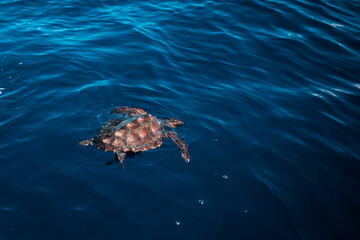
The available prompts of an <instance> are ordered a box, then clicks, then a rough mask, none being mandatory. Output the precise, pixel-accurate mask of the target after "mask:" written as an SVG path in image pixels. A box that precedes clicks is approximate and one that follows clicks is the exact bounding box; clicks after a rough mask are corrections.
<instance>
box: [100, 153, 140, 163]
mask: <svg viewBox="0 0 360 240" xmlns="http://www.w3.org/2000/svg"><path fill="white" fill-rule="evenodd" d="M138 155H142V152H126V157H125V159H127V158H134V157H135V156H138ZM113 163H120V162H119V160H118V158H117V156H116V154H115V157H114V159H113V160H111V161H108V162H107V163H106V166H109V165H111V164H113Z"/></svg>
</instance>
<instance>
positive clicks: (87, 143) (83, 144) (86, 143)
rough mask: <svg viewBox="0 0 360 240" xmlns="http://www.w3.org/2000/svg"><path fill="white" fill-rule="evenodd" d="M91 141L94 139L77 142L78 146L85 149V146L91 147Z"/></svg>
mask: <svg viewBox="0 0 360 240" xmlns="http://www.w3.org/2000/svg"><path fill="white" fill-rule="evenodd" d="M93 141H94V138H90V139H87V140H83V141H81V142H79V143H78V144H79V145H81V146H84V147H85V146H89V145H93V144H94V143H93Z"/></svg>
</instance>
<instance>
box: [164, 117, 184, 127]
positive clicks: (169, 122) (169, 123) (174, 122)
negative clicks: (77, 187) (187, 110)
mask: <svg viewBox="0 0 360 240" xmlns="http://www.w3.org/2000/svg"><path fill="white" fill-rule="evenodd" d="M164 120H165V125H166V126H168V127H171V128H177V127H178V126H181V125H183V124H184V122H183V121H181V120H179V119H176V118H169V119H164Z"/></svg>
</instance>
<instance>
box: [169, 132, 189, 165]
mask: <svg viewBox="0 0 360 240" xmlns="http://www.w3.org/2000/svg"><path fill="white" fill-rule="evenodd" d="M166 136H167V137H169V138H171V139H172V140H173V141H174V142H175V143H176V145H177V146H178V147H179V148H180V149H181V156H182V157H183V158H184V160H185V162H190V154H189V150H188V147H187V146H186V145H185V141H184V140H183V139H181V138H180V137H179V136H178V135H177V133H176V132H174V131H169V132H167V133H166Z"/></svg>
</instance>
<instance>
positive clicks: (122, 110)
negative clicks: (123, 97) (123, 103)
mask: <svg viewBox="0 0 360 240" xmlns="http://www.w3.org/2000/svg"><path fill="white" fill-rule="evenodd" d="M109 113H117V114H126V115H130V116H140V115H144V114H147V112H145V111H144V110H142V109H140V108H131V107H117V108H115V109H113V110H111V111H110V112H109Z"/></svg>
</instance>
